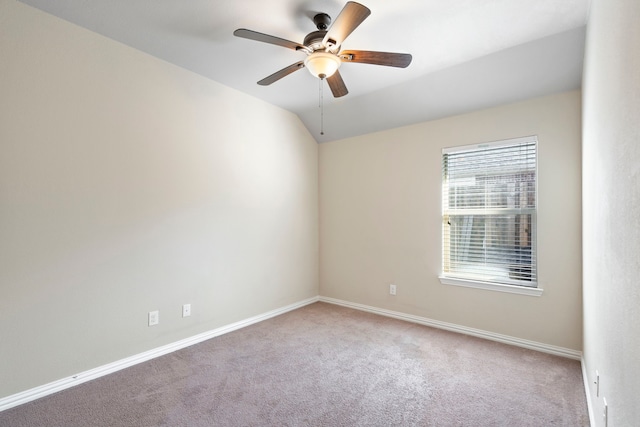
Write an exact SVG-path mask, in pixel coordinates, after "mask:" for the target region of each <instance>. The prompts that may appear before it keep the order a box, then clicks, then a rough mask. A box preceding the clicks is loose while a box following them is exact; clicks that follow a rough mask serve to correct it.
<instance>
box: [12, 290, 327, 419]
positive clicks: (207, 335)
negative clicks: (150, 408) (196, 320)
mask: <svg viewBox="0 0 640 427" xmlns="http://www.w3.org/2000/svg"><path fill="white" fill-rule="evenodd" d="M317 301H319V297H313V298H309V299H306V300H303V301H299V302H296V303H293V304H290V305H287V306H285V307H281V308H278V309H275V310H271V311H268V312H266V313H263V314H259V315H257V316H253V317H250V318H248V319H244V320H241V321H239V322H235V323H231V324H229V325H225V326H222V327H220V328H216V329H213V330H211V331H208V332H204V333H201V334H198V335H194V336H192V337H189V338H185V339H183V340H180V341H176V342H174V343H171V344H167V345H164V346H162V347H157V348H154V349H152V350H149V351H145V352H143V353H139V354H136V355H134V356H131V357H127V358H125V359H121V360H118V361H115V362H113V363H109V364H106V365H103V366H99V367H97V368H94V369H90V370H88V371H84V372H81V373H79V374H76V375H72V376H70V377H67V378H62V379H60V380H56V381H53V382H50V383H48V384H44V385H41V386H38V387H34V388H32V389H29V390H25V391H23V392H20V393H16V394H12V395H10V396H7V397H3V398H1V399H0V412H2V411H4V410H7V409H9V408H13V407H14V406H18V405H22V404H24V403H27V402H31V401H33V400H36V399H39V398H41V397H45V396H48V395H50V394H53V393H56V392H58V391H61V390H65V389H68V388H71V387H73V386H76V385H79V384H82V383H85V382H87V381H90V380H93V379H96V378H100V377H103V376H105V375H108V374H111V373H114V372H117V371H119V370H121V369H125V368H128V367H130V366H133V365H137V364H138V363H142V362H146V361H148V360H151V359H154V358H156V357H159V356H163V355H165V354H168V353H172V352H174V351H176V350H180V349H183V348H185V347H189V346H191V345H194V344H198V343H200V342H203V341H206V340H208V339H211V338H215V337H217V336H220V335H224V334H226V333H229V332H233V331H235V330H238V329H241V328H244V327H246V326H249V325H253V324H254V323H258V322H262V321H263V320H267V319H270V318H272V317H276V316H278V315H280V314H284V313H286V312H288V311H292V310H295V309H298V308H300V307H304V306H305V305H308V304H312V303H314V302H317Z"/></svg>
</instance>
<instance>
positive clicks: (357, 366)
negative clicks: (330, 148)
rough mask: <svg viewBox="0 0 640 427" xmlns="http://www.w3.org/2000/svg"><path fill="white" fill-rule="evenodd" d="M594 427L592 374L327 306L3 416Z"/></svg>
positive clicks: (572, 364) (45, 422) (31, 420)
mask: <svg viewBox="0 0 640 427" xmlns="http://www.w3.org/2000/svg"><path fill="white" fill-rule="evenodd" d="M394 425H395V426H447V427H448V426H509V427H511V426H588V425H589V420H588V413H587V404H586V398H585V393H584V386H583V383H582V374H581V369H580V363H579V362H578V361H575V360H569V359H565V358H561V357H557V356H552V355H548V354H544V353H539V352H535V351H532V350H526V349H522V348H518V347H513V346H509V345H505V344H500V343H496V342H491V341H486V340H482V339H479V338H475V337H470V336H466V335H461V334H456V333H453V332H447V331H443V330H439V329H433V328H429V327H426V326H422V325H417V324H413V323H408V322H404V321H400V320H396V319H391V318H386V317H382V316H377V315H374V314H370V313H365V312H360V311H357V310H352V309H348V308H344V307H340V306H335V305H331V304H326V303H315V304H311V305H309V306H306V307H303V308H300V309H298V310H295V311H292V312H289V313H286V314H283V315H280V316H278V317H275V318H272V319H269V320H266V321H264V322H261V323H258V324H255V325H252V326H249V327H246V328H243V329H241V330H238V331H235V332H231V333H228V334H226V335H222V336H219V337H216V338H213V339H210V340H208V341H205V342H203V343H200V344H197V345H194V346H191V347H188V348H185V349H182V350H179V351H176V352H174V353H171V354H168V355H165V356H162V357H159V358H156V359H153V360H151V361H148V362H145V363H142V364H139V365H136V366H133V367H130V368H127V369H124V370H122V371H119V372H116V373H114V374H111V375H108V376H105V377H102V378H99V379H96V380H93V381H90V382H87V383H84V384H81V385H78V386H76V387H73V388H70V389H67V390H64V391H61V392H58V393H56V394H53V395H51V396H48V397H45V398H42V399H39V400H37V401H34V402H30V403H27V404H24V405H21V406H18V407H15V408H12V409H9V410H6V411H4V412H0V426H3V427H4V426H7V427H8V426H11V427H23V426H24V427H26V426H29V427H34V426H43V427H45V426H46V427H50V426H56V427H57V426H60V427H73V426H82V427H89V426H189V427H198V426H394Z"/></svg>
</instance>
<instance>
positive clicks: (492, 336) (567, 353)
mask: <svg viewBox="0 0 640 427" xmlns="http://www.w3.org/2000/svg"><path fill="white" fill-rule="evenodd" d="M320 301H322V302H327V303H330V304H336V305H341V306H343V307H349V308H354V309H356V310H361V311H367V312H369V313H375V314H380V315H382V316H387V317H393V318H395V319H400V320H406V321H408V322H413V323H418V324H421V325H425V326H431V327H434V328H438V329H445V330H447V331H452V332H458V333H461V334H466V335H472V336H474V337H479V338H484V339H488V340H491V341H497V342H501V343H504V344H510V345H515V346H517V347H523V348H528V349H530V350H536V351H540V352H543V353H549V354H554V355H556V356H562V357H567V358H569V359H574V360H581V358H582V352H581V351H577V350H572V349H570V348H564V347H557V346H554V345H550V344H544V343H540V342H536V341H529V340H525V339H522V338H516V337H511V336H508V335H501V334H496V333H494V332H489V331H483V330H481V329H474V328H469V327H467V326H461V325H456V324H454V323H447V322H441V321H439V320H433V319H428V318H426V317H420V316H414V315H412V314H406V313H401V312H399V311H392V310H386V309H383V308H377V307H371V306H368V305H363V304H357V303H353V302H349V301H343V300H339V299H335V298H328V297H320Z"/></svg>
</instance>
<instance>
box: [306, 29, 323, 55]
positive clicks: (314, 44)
mask: <svg viewBox="0 0 640 427" xmlns="http://www.w3.org/2000/svg"><path fill="white" fill-rule="evenodd" d="M326 34H327V30H318V31H313V32H311V33H309V34H307V36H306V37H305V38H304V41H303V42H302V44H303V45H305V46H307V47H308V48H310V49H311V50H313V51H315V50H319V49H324V46H323V45H322V40H324V36H325V35H326Z"/></svg>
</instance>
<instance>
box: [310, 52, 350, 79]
mask: <svg viewBox="0 0 640 427" xmlns="http://www.w3.org/2000/svg"><path fill="white" fill-rule="evenodd" d="M341 63H342V62H341V61H340V58H338V56H337V55H334V54H333V53H328V52H313V53H312V54H311V55H309V56H307V57H306V58H305V60H304V65H305V67H307V69H308V70H309V72H310V73H311V74H312V75H313V76H314V77H317V78H319V79H321V80H322V79H326V78H328V77H331V76H332V75H333V74H334V73H335V72H336V71H338V68H339V67H340V64H341Z"/></svg>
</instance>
